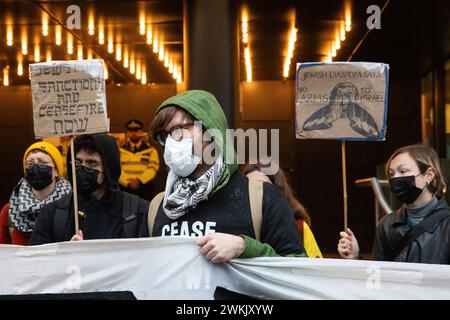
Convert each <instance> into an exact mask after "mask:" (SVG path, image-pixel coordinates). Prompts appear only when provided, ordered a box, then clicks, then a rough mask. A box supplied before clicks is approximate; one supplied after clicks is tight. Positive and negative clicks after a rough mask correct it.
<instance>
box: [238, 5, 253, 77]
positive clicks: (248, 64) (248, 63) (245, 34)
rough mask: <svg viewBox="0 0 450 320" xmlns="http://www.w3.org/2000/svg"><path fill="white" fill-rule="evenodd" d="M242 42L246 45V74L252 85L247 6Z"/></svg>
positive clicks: (243, 10)
mask: <svg viewBox="0 0 450 320" xmlns="http://www.w3.org/2000/svg"><path fill="white" fill-rule="evenodd" d="M241 19H242V26H241V28H242V42H243V43H244V61H245V73H246V76H247V82H248V83H250V82H252V81H253V76H252V64H251V60H250V43H249V35H248V9H247V7H246V6H244V7H243V8H242V14H241Z"/></svg>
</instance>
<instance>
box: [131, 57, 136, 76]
mask: <svg viewBox="0 0 450 320" xmlns="http://www.w3.org/2000/svg"><path fill="white" fill-rule="evenodd" d="M135 72H136V65H135V61H134V54H131V58H130V73H131V74H134V73H135Z"/></svg>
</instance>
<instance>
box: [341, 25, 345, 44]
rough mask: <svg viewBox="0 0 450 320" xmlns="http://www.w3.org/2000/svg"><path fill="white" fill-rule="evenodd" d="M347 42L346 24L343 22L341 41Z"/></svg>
mask: <svg viewBox="0 0 450 320" xmlns="http://www.w3.org/2000/svg"><path fill="white" fill-rule="evenodd" d="M344 40H345V22H344V21H342V23H341V41H344Z"/></svg>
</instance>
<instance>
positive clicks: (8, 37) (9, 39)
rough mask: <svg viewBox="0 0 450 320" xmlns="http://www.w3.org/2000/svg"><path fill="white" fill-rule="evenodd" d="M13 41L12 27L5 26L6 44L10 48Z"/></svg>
mask: <svg viewBox="0 0 450 320" xmlns="http://www.w3.org/2000/svg"><path fill="white" fill-rule="evenodd" d="M13 42H14V39H13V26H12V25H9V24H8V25H7V26H6V44H7V45H8V46H9V47H11V46H12V45H13Z"/></svg>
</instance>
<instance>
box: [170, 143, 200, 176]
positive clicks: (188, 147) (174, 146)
mask: <svg viewBox="0 0 450 320" xmlns="http://www.w3.org/2000/svg"><path fill="white" fill-rule="evenodd" d="M192 144H193V142H192V139H182V140H180V141H176V140H175V139H173V138H172V137H171V136H170V135H169V136H168V137H167V139H166V145H165V147H164V161H165V162H166V165H167V166H168V167H169V168H170V170H172V171H173V172H174V173H175V174H176V175H178V176H182V177H187V176H188V175H190V174H191V173H192V172H194V170H195V168H197V166H198V164H199V163H200V161H201V160H202V158H201V157H199V156H197V155H194V154H193V153H192Z"/></svg>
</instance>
